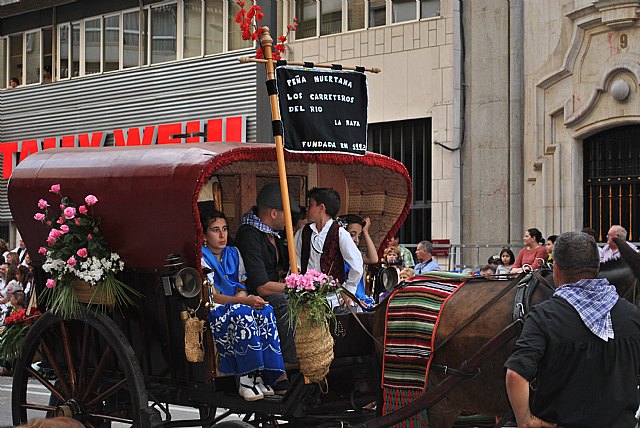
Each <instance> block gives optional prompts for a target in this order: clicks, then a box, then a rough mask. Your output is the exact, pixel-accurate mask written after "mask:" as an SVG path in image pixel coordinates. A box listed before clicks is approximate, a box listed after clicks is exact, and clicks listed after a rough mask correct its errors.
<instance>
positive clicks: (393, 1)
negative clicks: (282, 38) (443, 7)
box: [293, 0, 441, 40]
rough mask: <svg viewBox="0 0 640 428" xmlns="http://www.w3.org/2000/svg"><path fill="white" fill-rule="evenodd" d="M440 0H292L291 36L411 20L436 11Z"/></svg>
mask: <svg viewBox="0 0 640 428" xmlns="http://www.w3.org/2000/svg"><path fill="white" fill-rule="evenodd" d="M440 1H441V0H366V1H365V0H295V1H294V7H293V16H295V17H296V18H298V24H299V26H298V29H297V30H296V32H295V38H296V39H297V40H299V39H305V38H308V37H316V36H326V35H330V34H336V33H340V32H342V31H353V30H360V29H364V28H373V27H380V26H382V25H387V24H391V23H394V22H405V21H415V20H417V19H422V18H431V17H434V16H438V15H439V14H440Z"/></svg>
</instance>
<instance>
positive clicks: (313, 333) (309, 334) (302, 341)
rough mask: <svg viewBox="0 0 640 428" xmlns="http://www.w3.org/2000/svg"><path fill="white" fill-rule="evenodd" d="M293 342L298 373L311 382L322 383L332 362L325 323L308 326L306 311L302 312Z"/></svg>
mask: <svg viewBox="0 0 640 428" xmlns="http://www.w3.org/2000/svg"><path fill="white" fill-rule="evenodd" d="M295 342H296V354H297V355H298V362H299V363H300V372H301V373H302V374H303V375H305V376H306V377H307V378H308V379H309V380H310V381H311V382H322V381H323V380H324V378H325V376H326V375H327V373H329V366H330V365H331V362H332V361H333V337H332V336H331V332H330V331H329V324H328V323H327V321H326V320H325V321H323V322H322V324H320V325H310V324H309V322H308V321H307V311H303V312H302V313H301V314H300V316H299V317H298V321H297V324H296V334H295Z"/></svg>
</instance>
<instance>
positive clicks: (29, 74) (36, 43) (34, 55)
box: [24, 31, 41, 85]
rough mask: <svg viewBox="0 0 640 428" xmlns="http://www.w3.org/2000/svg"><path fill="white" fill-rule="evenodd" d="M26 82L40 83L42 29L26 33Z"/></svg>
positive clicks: (28, 83) (29, 83)
mask: <svg viewBox="0 0 640 428" xmlns="http://www.w3.org/2000/svg"><path fill="white" fill-rule="evenodd" d="M24 62H25V65H26V75H25V84H27V85H31V84H33V83H40V74H41V68H40V31H34V32H33V33H27V34H25V59H24Z"/></svg>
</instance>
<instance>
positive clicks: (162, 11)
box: [151, 4, 178, 64]
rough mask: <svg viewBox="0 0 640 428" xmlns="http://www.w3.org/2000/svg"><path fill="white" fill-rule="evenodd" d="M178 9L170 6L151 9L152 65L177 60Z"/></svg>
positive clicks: (172, 5)
mask: <svg viewBox="0 0 640 428" xmlns="http://www.w3.org/2000/svg"><path fill="white" fill-rule="evenodd" d="M177 14H178V7H177V5H176V4H168V5H164V6H159V7H153V8H151V63H152V64H157V63H160V62H166V61H174V60H175V59H176V54H177V51H176V45H177V39H176V34H177V31H178V30H177V26H178V20H177Z"/></svg>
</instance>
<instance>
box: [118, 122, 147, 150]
mask: <svg viewBox="0 0 640 428" xmlns="http://www.w3.org/2000/svg"><path fill="white" fill-rule="evenodd" d="M125 132H126V133H125ZM155 136H156V127H155V126H145V128H144V134H143V136H142V143H140V128H129V130H128V131H123V130H122V129H116V130H115V131H113V139H114V140H115V143H116V146H140V145H143V146H148V145H150V144H152V143H153V140H154V139H155Z"/></svg>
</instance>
